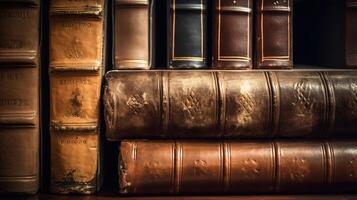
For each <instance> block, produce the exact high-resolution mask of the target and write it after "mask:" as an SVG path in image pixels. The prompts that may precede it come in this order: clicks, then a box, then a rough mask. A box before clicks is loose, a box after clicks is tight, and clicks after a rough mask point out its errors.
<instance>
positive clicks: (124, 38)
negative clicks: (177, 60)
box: [114, 0, 154, 69]
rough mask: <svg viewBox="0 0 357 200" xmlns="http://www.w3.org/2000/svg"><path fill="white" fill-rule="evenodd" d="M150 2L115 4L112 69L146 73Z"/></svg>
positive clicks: (136, 0) (127, 0) (126, 0)
mask: <svg viewBox="0 0 357 200" xmlns="http://www.w3.org/2000/svg"><path fill="white" fill-rule="evenodd" d="M153 11H154V9H153V1H151V0H116V1H115V11H114V12H115V14H114V15H115V18H114V21H115V23H114V26H115V33H114V36H115V38H114V41H115V42H114V44H115V49H114V69H149V68H150V67H151V61H152V43H153V41H152V38H153V29H152V23H153V13H152V12H153Z"/></svg>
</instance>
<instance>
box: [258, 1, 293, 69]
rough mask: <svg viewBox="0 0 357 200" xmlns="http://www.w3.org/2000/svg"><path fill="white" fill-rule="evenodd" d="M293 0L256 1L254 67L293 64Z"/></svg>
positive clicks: (269, 67) (264, 67)
mask: <svg viewBox="0 0 357 200" xmlns="http://www.w3.org/2000/svg"><path fill="white" fill-rule="evenodd" d="M292 7H293V0H258V1H257V3H256V11H257V12H256V36H255V37H256V41H255V68H257V69H272V68H292V67H293V55H292V52H293V46H292V45H293V42H292V23H293V20H292V16H293V15H292V9H293V8H292Z"/></svg>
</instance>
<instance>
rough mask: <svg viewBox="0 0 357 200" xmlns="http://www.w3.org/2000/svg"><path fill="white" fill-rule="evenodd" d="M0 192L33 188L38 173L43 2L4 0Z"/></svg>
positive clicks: (0, 13)
mask: <svg viewBox="0 0 357 200" xmlns="http://www.w3.org/2000/svg"><path fill="white" fill-rule="evenodd" d="M0 27H1V31H0V152H1V154H0V163H1V164H0V194H4V193H20V194H35V193H36V192H37V190H38V188H39V174H40V165H39V163H40V123H39V115H40V108H39V107H40V105H39V99H40V82H39V80H40V76H39V74H40V64H39V46H40V2H39V1H38V0H32V1H29V0H28V1H25V0H23V1H16V2H14V1H1V2H0Z"/></svg>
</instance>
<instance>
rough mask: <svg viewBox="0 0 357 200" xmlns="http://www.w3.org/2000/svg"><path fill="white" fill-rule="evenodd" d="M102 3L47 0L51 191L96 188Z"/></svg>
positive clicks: (90, 191)
mask: <svg viewBox="0 0 357 200" xmlns="http://www.w3.org/2000/svg"><path fill="white" fill-rule="evenodd" d="M104 7H105V1H104V0H101V1H98V0H91V1H71V0H52V1H51V4H50V36H49V39H50V66H49V67H50V70H49V71H50V104H51V108H50V132H51V182H50V191H51V192H53V193H61V194H68V193H78V194H91V193H94V192H96V191H97V190H98V188H99V187H100V173H99V172H100V158H99V155H100V136H99V130H100V123H99V122H100V120H99V114H100V93H101V81H102V75H103V71H104V67H103V62H104V49H105V47H104V43H105V31H104V18H105V17H104V16H105V15H104V11H105V10H104Z"/></svg>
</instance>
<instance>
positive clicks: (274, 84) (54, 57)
mask: <svg viewBox="0 0 357 200" xmlns="http://www.w3.org/2000/svg"><path fill="white" fill-rule="evenodd" d="M207 2H208V1H204V0H200V1H197V2H196V1H192V2H191V1H187V0H171V1H169V6H168V12H167V15H168V16H169V17H168V21H169V22H170V23H169V24H170V26H168V27H170V28H169V29H168V33H167V35H168V37H169V38H171V39H170V41H171V42H172V43H171V42H170V44H172V46H171V45H169V50H168V52H169V55H170V56H169V59H168V60H169V62H168V67H169V68H170V67H171V68H173V69H182V68H201V67H207V65H208V63H207V62H206V61H207V60H208V59H207V58H206V57H204V56H205V54H204V52H205V50H204V45H205V42H206V41H207V38H206V37H204V36H203V37H201V36H202V35H204V33H203V30H204V29H205V28H203V27H205V26H206V23H207V22H206V21H205V18H206V17H207V16H206V17H205V15H207V13H209V12H207V10H206V11H205V8H206V7H205V5H206V3H207ZM112 3H113V5H112V4H111V3H110V1H105V0H88V1H72V0H52V1H50V8H49V49H48V52H49V58H48V59H49V66H44V65H42V66H41V62H40V61H41V53H44V52H41V53H40V49H41V44H40V41H41V39H40V38H41V37H40V33H41V32H43V30H42V29H41V28H42V27H41V23H40V22H41V20H43V21H44V19H43V18H41V14H40V13H41V12H40V7H41V2H40V1H39V0H18V1H10V0H2V1H0V5H1V6H0V13H1V14H0V16H1V17H0V27H6V28H2V29H1V30H0V83H1V86H0V125H1V126H0V133H1V134H0V152H1V154H0V163H1V165H0V193H26V194H33V193H36V192H37V191H38V188H39V185H40V184H39V182H40V163H41V160H40V146H41V144H40V138H41V134H40V129H41V122H42V121H44V119H43V118H42V117H41V113H42V112H41V110H42V109H43V107H41V106H44V105H47V103H49V110H50V119H49V121H50V125H49V126H50V129H49V130H42V134H49V135H50V159H51V161H50V172H51V174H50V191H51V192H53V193H60V194H68V193H77V194H92V193H95V192H96V191H98V190H99V189H100V187H101V180H102V174H101V172H102V166H101V152H102V148H103V146H102V145H101V143H102V141H101V138H102V137H101V135H104V134H105V136H106V139H108V140H110V141H122V140H124V141H122V142H121V145H120V147H119V148H120V153H119V155H118V156H119V160H120V163H119V167H118V168H119V172H118V174H119V177H120V178H119V179H120V180H119V186H118V187H119V191H120V193H123V194H191V193H199V194H209V193H215V194H217V193H253V192H254V193H255V192H295V193H303V192H321V191H327V190H329V191H342V192H351V191H353V190H355V189H356V187H357V168H356V166H357V160H356V159H357V142H356V141H354V140H353V138H354V137H355V136H354V133H355V132H356V130H357V126H356V123H355V122H356V121H357V74H356V73H357V72H356V71H354V70H341V71H294V70H292V71H235V70H231V71H228V70H227V71H224V70H216V71H212V70H201V71H196V70H191V71H189V70H187V71H174V70H171V71H170V70H166V71H165V70H151V71H150V70H118V69H149V68H150V67H152V66H155V64H154V63H155V62H153V51H154V50H155V48H154V46H153V45H152V44H153V43H154V42H153V38H152V35H153V32H152V29H153V27H154V26H153V25H152V23H151V22H152V21H151V19H152V14H153V12H152V9H153V7H155V1H128V0H117V1H113V2H112ZM217 3H218V4H217V5H218V6H219V7H218V8H219V9H218V11H219V12H215V14H217V17H218V18H219V19H220V20H221V23H219V22H218V24H216V25H217V26H218V27H219V26H220V25H221V26H222V27H223V26H226V28H224V32H223V29H220V28H217V29H215V30H218V32H219V30H220V31H222V32H221V33H219V34H217V38H215V39H213V40H212V41H213V42H220V43H217V44H218V46H219V47H218V46H217V49H219V48H220V49H221V50H222V51H221V52H219V51H217V52H216V53H217V58H218V57H221V58H222V59H223V60H222V62H221V64H217V65H215V64H213V66H216V67H217V68H216V69H226V67H227V68H230V67H232V66H233V63H235V64H237V65H236V66H239V67H238V68H241V66H245V67H243V68H249V67H251V64H252V63H251V61H252V60H253V59H252V56H251V55H252V54H251V49H252V46H251V45H250V43H251V39H252V38H251V37H250V36H248V37H244V35H247V34H248V33H249V34H251V33H250V31H251V27H252V24H251V21H252V18H251V17H252V5H253V3H252V1H246V2H244V1H240V0H237V1H223V0H222V1H217ZM232 3H233V5H232ZM256 3H257V5H260V6H258V12H257V13H258V16H259V19H260V18H261V19H262V21H261V22H263V23H265V24H268V25H269V24H270V25H269V26H267V27H265V26H264V25H263V24H260V25H259V26H258V27H260V28H261V27H262V30H261V32H264V30H265V29H266V30H268V32H270V37H271V38H270V39H268V40H264V41H265V42H267V43H265V42H263V41H261V44H262V46H264V47H266V49H265V48H262V49H261V52H262V53H263V52H264V53H263V54H264V55H269V54H270V55H271V56H273V58H266V59H267V60H264V56H257V58H259V59H261V60H259V59H258V60H259V61H258V62H262V63H264V61H267V62H265V64H267V66H269V67H275V68H276V67H281V68H283V67H285V66H292V57H291V54H290V55H288V54H284V55H288V56H283V57H284V58H282V57H280V55H283V54H280V53H288V52H291V51H292V50H291V49H292V47H291V45H289V44H291V30H289V29H291V8H290V6H291V2H290V1H285V0H283V1H280V0H278V1H268V0H265V1H263V0H260V1H257V2H256ZM259 3H260V4H259ZM347 5H349V6H350V7H355V4H353V3H349V4H347ZM274 6H275V7H274ZM111 7H112V8H113V9H114V17H113V20H114V24H115V26H114V30H115V31H114V33H115V34H113V35H114V43H113V46H114V48H113V52H112V53H113V57H114V59H113V60H114V61H113V62H114V67H113V68H114V69H117V70H113V71H111V72H108V73H107V74H106V75H105V85H104V87H102V82H103V77H104V74H105V66H106V65H107V63H106V59H105V58H106V54H108V52H106V50H107V49H109V48H108V47H107V46H106V45H108V42H107V37H106V36H107V35H108V33H107V30H108V26H107V23H106V20H107V17H108V16H107V15H106V10H108V9H109V8H111ZM259 9H260V10H259ZM263 16H265V17H263ZM263 18H264V19H263ZM265 20H266V21H265ZM218 21H219V20H218ZM246 22H247V24H245V25H246V26H241V25H242V24H244V23H246ZM235 23H238V24H235ZM284 24H285V25H286V26H285V25H284ZM222 27H221V28H222ZM247 27H248V28H247ZM273 27H275V28H273ZM289 27H290V28H289ZM271 28H272V29H271ZM274 31H277V32H276V33H274ZM44 32H46V31H44ZM265 32H266V31H265ZM282 32H284V34H282ZM238 33H239V34H238ZM285 33H287V34H285ZM171 34H172V36H173V37H171ZM222 34H226V35H225V36H223V35H222ZM249 34H248V35H249ZM280 34H281V35H280ZM218 35H221V36H222V38H221V37H220V36H218ZM242 35H243V36H242ZM268 35H269V34H268ZM282 35H286V36H287V35H288V37H284V36H282ZM236 36H239V38H238V39H237V38H235V37H236ZM205 38H206V39H205ZM258 38H260V37H258ZM274 38H275V39H276V40H275V39H274ZM289 38H290V39H289ZM223 39H224V40H223ZM281 40H284V41H285V42H284V41H281ZM286 41H288V42H286ZM259 46H260V45H259ZM287 46H288V48H286V47H287ZM245 52H248V54H244V53H245ZM109 53H110V52H109ZM171 53H172V54H171ZM220 53H224V54H220ZM225 53H227V54H225ZM235 53H237V54H235ZM239 53H243V54H239ZM275 53H276V54H275ZM196 54H197V55H196ZM222 55H224V56H223V57H222ZM246 55H248V56H249V59H248V62H246V61H247V60H244V59H246V58H245V57H244V56H246ZM350 55H352V57H353V54H350ZM225 56H228V57H226V58H225ZM230 56H232V57H230ZM236 56H237V57H236ZM275 56H277V57H275ZM233 57H234V58H233ZM238 57H239V58H238ZM243 57H244V58H243ZM268 57H269V56H268ZM257 58H256V59H257ZM226 59H227V60H226ZM235 59H238V60H240V59H243V62H240V61H238V62H235ZM352 60H353V59H352ZM216 61H217V63H219V62H218V59H217V60H216ZM226 61H227V63H225V62H226ZM285 61H286V62H287V63H289V64H286V65H285V64H284V62H285ZM42 64H43V63H42ZM219 66H220V67H219ZM41 67H42V68H46V67H48V69H49V70H48V71H49V74H48V76H49V79H50V86H49V91H41V87H40V86H41V77H40V68H41ZM41 92H42V93H46V92H49V96H50V99H49V102H47V103H46V102H40V94H41ZM102 93H104V95H103V100H102V98H101V97H102ZM102 106H103V107H104V116H103V117H104V120H105V124H101V123H100V122H101V118H102V116H101V113H102V112H101V107H102ZM103 127H106V130H105V131H104V130H103ZM334 138H339V139H334ZM142 139H147V140H142ZM175 139H180V140H175ZM191 139H195V140H191ZM212 139H216V141H214V140H212ZM241 139H244V140H241ZM42 145H43V144H42ZM256 186H260V187H256Z"/></svg>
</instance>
